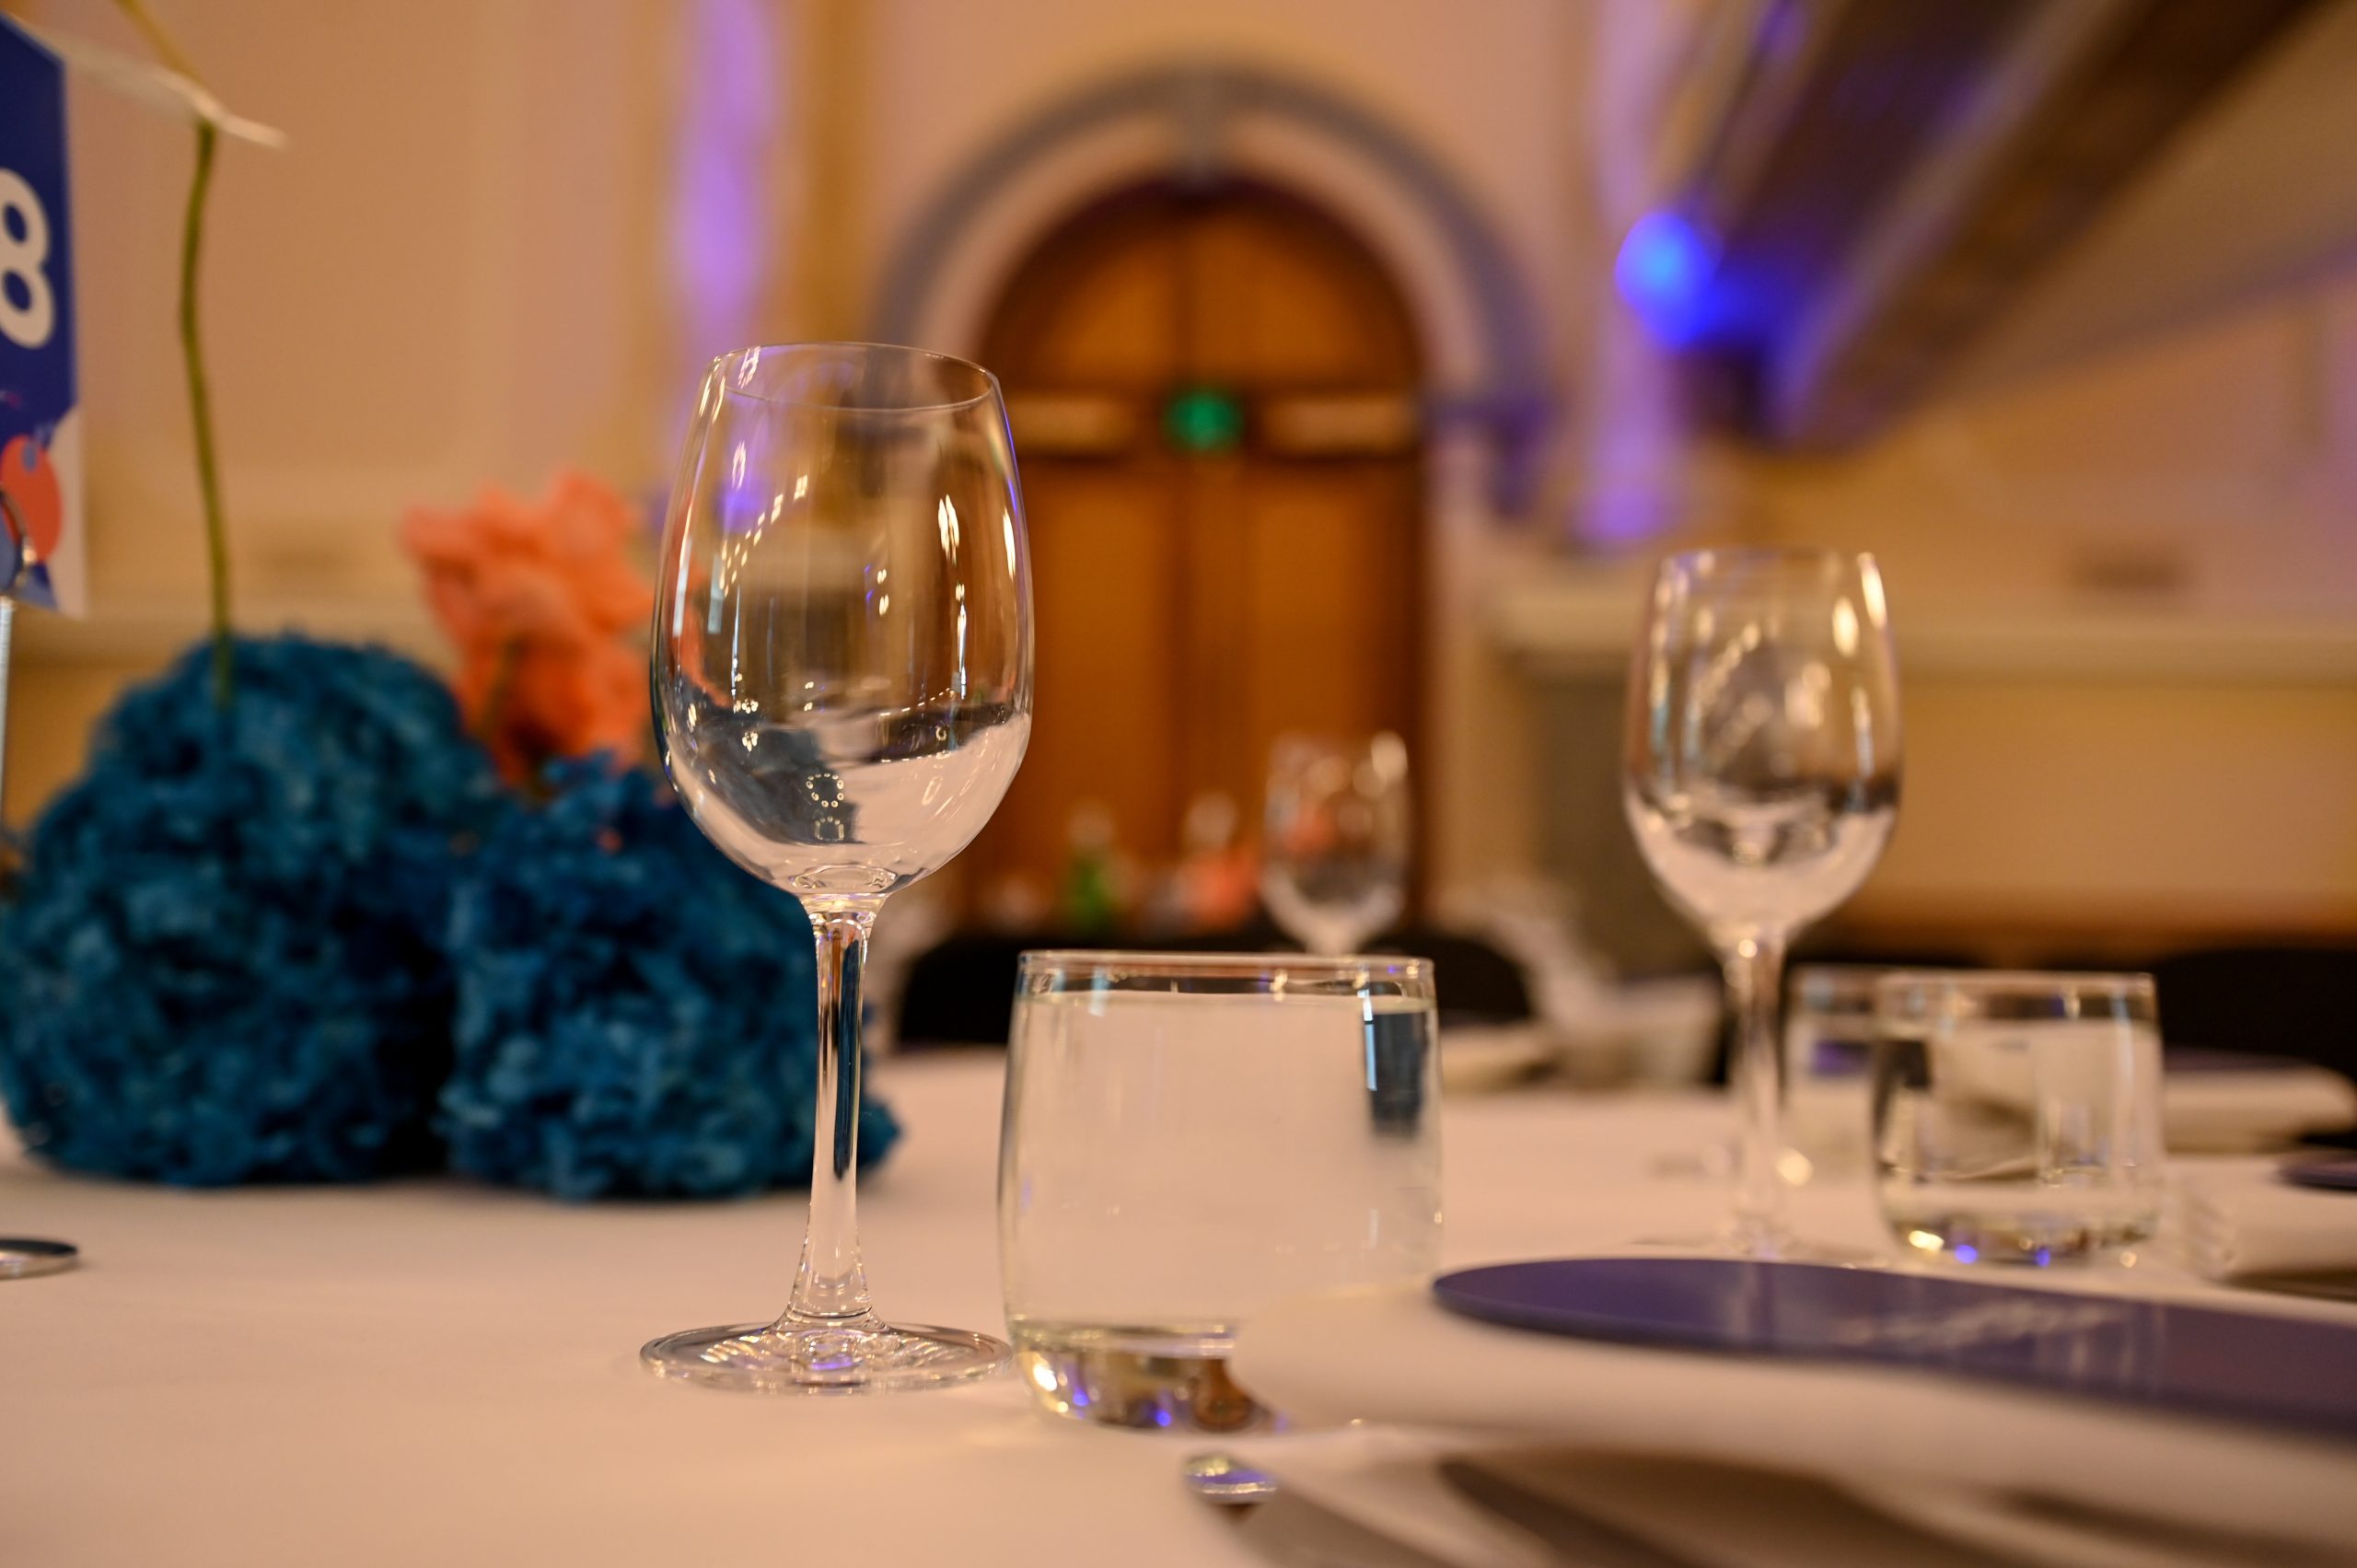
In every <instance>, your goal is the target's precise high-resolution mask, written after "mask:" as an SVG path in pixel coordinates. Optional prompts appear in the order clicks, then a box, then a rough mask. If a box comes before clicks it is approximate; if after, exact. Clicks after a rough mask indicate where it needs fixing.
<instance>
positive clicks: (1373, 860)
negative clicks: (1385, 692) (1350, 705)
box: [1260, 730, 1411, 956]
mask: <svg viewBox="0 0 2357 1568" xmlns="http://www.w3.org/2000/svg"><path fill="white" fill-rule="evenodd" d="M1409 833H1410V821H1409V809H1408V747H1407V744H1406V742H1404V741H1402V740H1401V739H1400V738H1399V737H1398V736H1397V735H1394V734H1392V733H1391V732H1390V731H1388V730H1386V731H1384V732H1382V733H1381V734H1378V735H1373V736H1368V737H1365V738H1361V739H1355V740H1332V739H1327V738H1319V737H1312V736H1300V735H1289V736H1284V737H1283V738H1280V739H1279V740H1278V741H1277V743H1276V745H1275V746H1273V747H1271V749H1270V752H1269V783H1268V802H1267V815H1266V819H1265V822H1264V833H1263V837H1264V838H1265V840H1266V842H1265V844H1264V845H1263V847H1262V852H1261V854H1262V858H1261V870H1260V896H1261V898H1262V899H1263V900H1266V901H1267V903H1268V906H1269V913H1270V914H1271V916H1272V917H1273V918H1274V919H1275V920H1276V923H1278V924H1279V925H1280V926H1283V928H1284V930H1285V932H1286V934H1287V935H1290V936H1292V937H1293V938H1294V939H1295V941H1297V942H1299V943H1300V944H1301V945H1302V946H1303V947H1306V948H1308V949H1309V950H1310V951H1311V952H1313V953H1319V954H1326V955H1329V956H1333V955H1340V954H1343V953H1350V952H1353V951H1356V950H1357V949H1358V948H1359V947H1361V946H1362V945H1363V944H1364V943H1365V942H1366V941H1367V940H1368V938H1370V937H1372V936H1374V935H1376V934H1377V933H1378V932H1380V931H1382V930H1384V929H1385V928H1386V927H1387V926H1389V925H1390V924H1391V923H1392V922H1394V921H1396V920H1398V919H1399V913H1400V912H1401V911H1402V910H1403V909H1405V908H1406V907H1407V901H1408V856H1409V849H1410V842H1411V841H1410V838H1409Z"/></svg>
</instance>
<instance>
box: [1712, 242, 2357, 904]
mask: <svg viewBox="0 0 2357 1568" xmlns="http://www.w3.org/2000/svg"><path fill="white" fill-rule="evenodd" d="M1741 468H1742V472H1743V474H1744V483H1745V486H1746V492H1745V494H1746V499H1747V504H1748V505H1750V506H1751V507H1752V508H1753V509H1754V511H1755V515H1756V516H1757V517H1759V519H1760V522H1761V526H1762V528H1763V531H1766V532H1768V533H1770V534H1772V535H1776V536H1780V537H1783V538H1787V539H1792V540H1811V541H1817V542H1825V543H1837V544H1844V545H1849V546H1852V547H1863V548H1871V549H1873V550H1874V551H1875V552H1877V553H1878V554H1879V555H1880V557H1881V558H1882V560H1883V563H1884V565H1885V569H1886V571H1887V575H1888V578H1889V583H1890V592H1891V598H1892V604H1893V612H1894V615H1895V616H1896V617H1898V619H1899V620H1900V621H1901V622H1902V624H1903V623H1904V621H1906V619H1907V618H1909V617H1910V616H1920V617H1926V618H1930V619H1933V620H1935V621H1948V622H1951V623H1953V622H1955V621H1958V620H1959V619H1966V620H1969V619H1972V618H1975V617H1990V618H1998V619H2003V618H2004V617H2008V616H2021V615H2025V614H2031V615H2037V616H2039V617H2041V618H2061V619H2063V620H2066V621H2067V620H2075V621H2078V622H2079V623H2082V624H2084V625H2087V626H2089V627H2093V628H2101V627H2103V626H2104V625H2106V624H2107V623H2108V622H2109V621H2111V620H2112V619H2113V618H2114V617H2117V616H2119V615H2122V614H2132V615H2134V616H2136V617H2138V618H2139V619H2140V620H2152V619H2154V618H2158V619H2159V620H2160V621H2162V622H2163V623H2165V624H2175V625H2177V627H2178V628H2179V629H2180V635H2181V637H2182V639H2183V641H2184V643H2185V644H2186V645H2190V646H2195V647H2199V646H2201V645H2204V643H2205V640H2207V639H2211V638H2212V637H2214V636H2217V635H2218V634H2219V629H2220V628H2221V627H2222V626H2225V625H2228V624H2232V625H2234V626H2235V627H2237V628H2250V627H2253V626H2254V625H2255V626H2256V627H2257V628H2258V634H2261V635H2264V634H2265V629H2266V628H2268V627H2270V626H2272V627H2273V628H2275V629H2277V630H2278V631H2279V632H2280V633H2282V635H2284V636H2285V637H2286V638H2294V637H2297V638H2305V639H2307V640H2311V641H2313V640H2316V638H2319V637H2324V638H2329V637H2331V636H2332V635H2333V634H2334V632H2335V629H2340V631H2342V632H2346V631H2348V630H2349V629H2351V628H2357V280H2352V281H2349V282H2343V283H2340V284H2337V285H2328V286H2325V287H2320V288H2316V289H2312V290H2309V291H2305V292H2304V293H2301V294H2298V295H2295V296H2291V297H2288V298H2284V299H2280V300H2278V301H2275V302H2273V303H2271V304H2269V305H2267V306H2264V307H2262V308H2257V309H2252V310H2247V311H2245V312H2242V313H2240V314H2238V315H2236V316H2234V317H2232V318H2229V319H2223V320H2217V321H2212V322H2207V323H2200V324H2195V325H2192V326H2189V327H2188V328H2187V329H2185V330H2183V331H2177V332H2175V333H2173V334H2170V335H2169V336H2166V337H2165V338H2163V339H2160V340H2158V341H2156V342H2153V343H2146V344H2143V345H2141V346H2139V347H2136V348H2134V349H2132V350H2130V351H2127V352H2124V353H2120V354H2113V355H2109V356H2107V357H2104V358H2102V359H2099V360H2096V361H2093V362H2090V363H2087V364H2084V365H2082V366H2075V367H2073V368H2070V369H2067V370H2063V371H2059V372H2056V373H2053V374H2050V375H2049V376H2046V377H2041V378H2039V379H2038V380H2037V381H2035V382H2031V383H2026V384H2023V385H2020V386H2017V387H2014V388H2010V389H2005V390H2004V391H2003V392H2000V393H1995V394H1989V395H1984V396H1981V397H1980V398H1977V399H1975V400H1972V401H1968V402H1962V403H1958V404H1956V405H1954V406H1947V407H1937V408H1933V409H1931V410H1928V411H1926V412H1924V413H1923V414H1922V415H1920V416H1919V417H1917V418H1915V419H1913V420H1911V421H1910V422H1909V424H1907V425H1906V426H1905V427H1904V428H1902V429H1901V430H1899V431H1898V432H1897V433H1895V434H1894V435H1893V436H1891V437H1890V438H1888V439H1887V440H1886V441H1884V442H1882V443H1879V444H1878V445H1877V446H1876V447H1874V448H1873V449H1871V450H1870V451H1868V452H1866V453H1864V454H1863V455H1861V456H1859V457H1856V458H1852V459H1845V460H1840V461H1837V462H1806V461H1797V460H1785V461H1775V460H1756V461H1752V462H1748V463H1746V464H1743V465H1741ZM2123 579H2125V582H2126V585H2127V586H2122V580H2123ZM2139 581H2141V582H2142V583H2143V584H2144V585H2145V586H2143V587H2135V586H2133V585H2134V584H2135V583H2137V582H2139ZM2168 662H2169V664H2170V665H2171V666H2173V667H2175V668H2154V669H2153V670H2151V671H2150V672H2149V673H2147V674H2143V675H2139V674H2138V673H2137V672H2136V668H2137V663H2138V661H2137V659H2136V657H2135V656H2128V657H2126V658H2125V659H2124V660H2123V661H2122V668H2121V669H2120V670H2119V672H2118V673H2116V674H2114V675H2112V676H2110V677H2107V678H2106V679H2100V680H2096V681H2086V680H2075V681H2073V680H2063V681H2059V682H2058V681H2057V680H2056V679H2052V678H2051V677H2049V676H2048V675H2044V674H2041V673H2038V672H2035V671H2033V672H2029V673H2027V674H2019V673H2016V674H2010V675H2006V676H2003V677H1990V676H1980V677H1973V676H1969V675H1959V674H1956V673H1946V674H1943V675H1940V676H1938V677H1937V678H1935V679H1925V680H1921V681H1915V682H1910V686H1909V691H1908V713H1907V723H1908V747H1909V758H1908V771H1909V786H1908V788H1909V797H1908V805H1907V809H1906V812H1905V818H1904V821H1903V824H1902V829H1901V831H1900V832H1899V834H1898V837H1897V838H1896V839H1895V841H1894V842H1893V844H1892V847H1891V850H1890V853H1889V854H1888V857H1887V861H1886V864H1885V865H1884V866H1883V867H1882V869H1881V870H1880V871H1879V872H1878V873H1877V874H1876V876H1875V878H1874V880H1873V881H1872V882H1871V883H1870V884H1869V885H1868V888H1867V889H1866V891H1865V893H1864V895H1863V896H1862V897H1861V899H1860V900H1859V903H1858V905H1857V908H1856V911H1855V912H1856V914H1857V915H1858V916H1860V917H1862V918H1864V919H1868V920H1881V921H1886V922H1890V923H1898V924H1905V925H1911V926H1922V927H1925V928H1937V927H1940V926H1942V925H1944V924H1945V925H1946V926H1950V927H1954V926H1958V925H1962V924H1964V923H1968V922H1969V921H1972V920H1974V919H1979V918H1986V919H1989V920H1992V921H1996V922H2000V923H2015V924H2018V925H2022V926H2025V927H2028V928H2038V927H2041V926H2044V927H2052V928H2056V929H2060V930H2068V931H2072V932H2077V933H2084V934H2097V933H2099V932H2100V930H2101V928H2102V927H2103V926H2104V925H2105V924H2106V923H2111V924H2114V925H2117V926H2119V927H2120V928H2123V929H2138V930H2143V931H2146V932H2148V933H2165V932H2169V931H2178V932H2183V933H2185V934H2187V935H2205V936H2207V935H2219V934H2223V933H2231V932H2234V931H2235V930H2238V929H2247V930H2251V931H2280V932H2297V931H2306V930H2338V931H2341V932H2347V931H2351V930H2357V679H2352V674H2351V672H2350V671H2348V670H2346V669H2344V668H2340V667H2339V664H2338V662H2337V661H2336V660H2334V659H2331V658H2328V659H2326V660H2324V661H2323V662H2322V663H2321V664H2318V665H2317V666H2316V668H2309V669H2306V670H2301V671H2297V672H2296V678H2295V679H2281V678H2277V677H2270V676H2266V675H2264V674H2250V675H2235V676H2231V677H2228V678H2223V679H2221V678H2219V677H2218V676H2216V675H2215V674H2213V673H2210V672H2203V671H2200V670H2198V669H2197V670H2196V671H2194V672H2191V673H2189V672H2187V671H2186V670H2185V669H2184V668H2182V661H2177V660H2170V661H2168ZM2291 662H2292V663H2293V665H2294V666H2296V665H2298V664H2299V663H2300V662H2301V661H2300V660H2299V659H2297V658H2294V659H2293V660H2292V661H2291Z"/></svg>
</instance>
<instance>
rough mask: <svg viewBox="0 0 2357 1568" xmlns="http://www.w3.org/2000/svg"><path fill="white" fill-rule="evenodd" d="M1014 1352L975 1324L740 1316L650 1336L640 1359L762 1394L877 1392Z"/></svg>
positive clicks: (987, 1371) (933, 1383)
mask: <svg viewBox="0 0 2357 1568" xmlns="http://www.w3.org/2000/svg"><path fill="white" fill-rule="evenodd" d="M1010 1354H1011V1352H1010V1351H1009V1350H1008V1348H1007V1346H1006V1343H1005V1342H1004V1341H1003V1340H994V1339H993V1338H992V1337H991V1336H990V1335H988V1334H978V1333H975V1332H973V1331H971V1330H967V1329H936V1328H932V1327H929V1326H927V1325H924V1324H919V1323H903V1324H890V1323H884V1322H879V1321H878V1320H877V1319H876V1318H865V1319H854V1320H850V1321H844V1322H813V1323H797V1322H794V1321H791V1320H784V1319H782V1320H780V1321H778V1322H775V1323H737V1324H733V1325H730V1326H727V1327H724V1328H714V1329H690V1330H687V1331H686V1332H684V1333H678V1334H666V1335H664V1336H663V1338H661V1339H659V1340H650V1341H649V1342H647V1343H646V1345H645V1346H644V1348H643V1349H641V1350H640V1351H639V1353H638V1357H639V1360H640V1361H641V1362H642V1363H643V1364H644V1365H645V1367H646V1369H647V1370H648V1371H649V1372H652V1373H654V1374H655V1375H656V1376H657V1377H678V1378H682V1379H684V1380H686V1381H688V1382H691V1383H702V1384H703V1385H704V1386H706V1387H707V1388H736V1389H740V1390H743V1391H744V1392H747V1393H754V1394H869V1393H886V1392H898V1391H900V1390H901V1389H905V1388H942V1387H945V1386H946V1385H948V1384H952V1383H965V1382H970V1381H972V1380H973V1379H975V1378H977V1377H988V1376H991V1375H992V1374H993V1373H995V1372H997V1371H998V1370H999V1369H1000V1368H1001V1367H1003V1366H1004V1365H1006V1364H1007V1359H1008V1357H1009V1355H1010Z"/></svg>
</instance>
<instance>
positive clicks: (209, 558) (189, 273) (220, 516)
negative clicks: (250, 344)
mask: <svg viewBox="0 0 2357 1568" xmlns="http://www.w3.org/2000/svg"><path fill="white" fill-rule="evenodd" d="M115 5H116V6H118V7H119V8H120V9H121V10H122V14H123V15H124V16H125V17H129V18H130V19H131V25H132V26H133V27H134V28H137V29H139V34H140V36H141V37H142V38H144V39H145V40H146V41H147V46H148V47H149V48H150V49H152V50H154V51H155V52H156V57H157V59H159V60H161V61H162V62H163V63H164V64H165V66H166V68H167V69H168V70H171V71H173V72H176V73H178V74H179V75H182V76H185V77H187V78H188V79H189V80H190V81H192V82H199V85H202V83H201V82H200V79H199V77H198V76H197V74H196V71H195V69H194V67H193V66H192V65H191V64H190V63H189V58H188V56H187V55H185V54H183V53H181V52H180V46H179V45H178V44H176V43H174V42H173V41H172V37H171V35H170V34H169V33H168V32H166V31H165V30H164V29H163V27H162V25H161V24H160V23H158V22H157V20H156V18H155V17H154V15H153V14H152V13H150V12H149V11H148V9H147V6H146V0H115ZM220 141H221V133H220V130H219V128H218V127H216V126H215V124H214V123H213V122H211V121H210V120H199V121H198V122H196V173H195V176H194V177H193V178H192V180H190V181H189V188H188V211H187V213H186V215H184V217H183V218H182V220H181V224H180V360H181V363H182V364H183V366H185V367H186V369H187V372H188V408H189V420H190V424H191V426H192V429H193V431H194V433H195V436H196V481H197V488H198V491H199V493H200V494H201V495H202V497H203V503H204V551H205V563H206V565H207V566H208V568H209V569H210V571H211V573H212V578H213V582H212V589H213V592H212V611H213V701H214V703H215V706H218V707H225V708H226V707H227V706H228V705H229V698H230V695H231V692H232V691H233V689H234V686H233V683H234V679H235V671H236V654H235V648H236V645H235V644H234V643H233V642H232V641H231V640H230V637H231V633H230V626H229V524H228V519H227V517H226V514H225V511H224V509H223V507H222V505H221V463H220V459H219V456H218V454H217V452H216V450H215V446H214V441H213V397H212V394H211V392H210V391H209V390H207V388H206V382H205V375H204V339H203V332H202V331H201V330H200V327H199V324H198V320H197V275H198V263H199V262H200V261H202V260H203V253H204V203H205V201H206V199H207V198H208V197H209V196H210V195H211V194H212V192H213V158H214V155H215V153H216V152H217V151H218V150H219V148H220Z"/></svg>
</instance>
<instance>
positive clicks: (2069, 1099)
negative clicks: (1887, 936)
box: [1874, 972, 2163, 1265]
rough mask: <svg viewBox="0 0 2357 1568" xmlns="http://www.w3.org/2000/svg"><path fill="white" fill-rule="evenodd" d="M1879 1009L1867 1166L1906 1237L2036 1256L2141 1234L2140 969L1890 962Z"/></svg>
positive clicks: (2155, 1038)
mask: <svg viewBox="0 0 2357 1568" xmlns="http://www.w3.org/2000/svg"><path fill="white" fill-rule="evenodd" d="M1875 1033H1876V1035H1877V1037H1878V1038H1877V1040H1876V1043H1875V1074H1874V1139H1875V1174H1876V1178H1877V1179H1878V1181H1879V1184H1880V1189H1881V1196H1882V1209H1883V1215H1884V1218H1885V1219H1887V1221H1888V1222H1889V1225H1890V1228H1891V1230H1892V1233H1893V1234H1894V1235H1896V1236H1897V1237H1898V1239H1899V1241H1900V1242H1901V1243H1902V1244H1904V1245H1905V1246H1907V1247H1908V1248H1910V1249H1912V1250H1914V1251H1917V1252H1921V1253H1923V1254H1926V1255H1931V1256H1940V1257H1947V1258H1952V1259H1955V1260H1957V1261H1960V1262H1967V1263H1972V1262H2009V1263H2028V1264H2033V1265H2042V1264H2047V1263H2053V1262H2060V1261H2064V1260H2072V1259H2078V1258H2084V1257H2088V1256H2091V1255H2094V1254H2096V1253H2099V1252H2105V1251H2107V1250H2110V1249H2116V1248H2121V1247H2126V1246H2130V1245H2131V1244H2133V1243H2135V1242H2139V1241H2142V1240H2144V1239H2146V1238H2147V1237H2151V1236H2152V1234H2153V1233H2154V1229H2155V1228H2156V1227H2157V1226H2158V1225H2159V1222H2160V1213H2161V1182H2162V1148H2163V1144H2162V1129H2161V1037H2160V1026H2159V1015H2158V1011H2157V1009H2156V1008H2155V1007H2154V1000H2153V981H2152V977H2151V976H2149V975H2141V974H2018V973H2014V974H2008V973H1970V972H1954V973H1930V972H1926V973H1905V972H1901V973H1897V974H1890V975H1886V976H1885V977H1884V978H1883V979H1882V980H1881V981H1878V982H1877V983H1876V985H1875Z"/></svg>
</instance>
